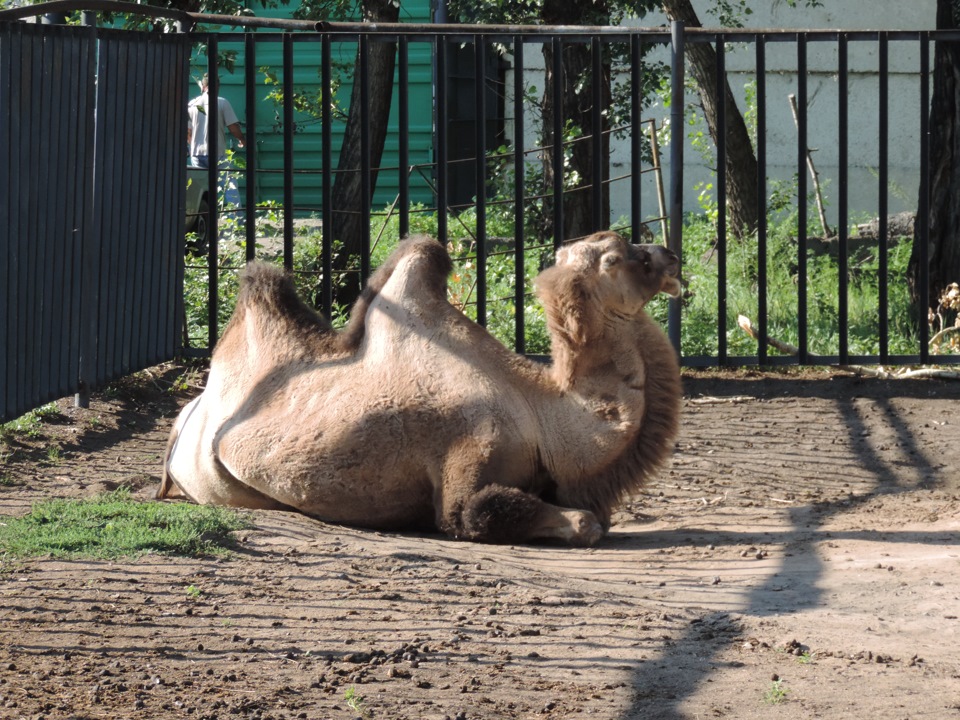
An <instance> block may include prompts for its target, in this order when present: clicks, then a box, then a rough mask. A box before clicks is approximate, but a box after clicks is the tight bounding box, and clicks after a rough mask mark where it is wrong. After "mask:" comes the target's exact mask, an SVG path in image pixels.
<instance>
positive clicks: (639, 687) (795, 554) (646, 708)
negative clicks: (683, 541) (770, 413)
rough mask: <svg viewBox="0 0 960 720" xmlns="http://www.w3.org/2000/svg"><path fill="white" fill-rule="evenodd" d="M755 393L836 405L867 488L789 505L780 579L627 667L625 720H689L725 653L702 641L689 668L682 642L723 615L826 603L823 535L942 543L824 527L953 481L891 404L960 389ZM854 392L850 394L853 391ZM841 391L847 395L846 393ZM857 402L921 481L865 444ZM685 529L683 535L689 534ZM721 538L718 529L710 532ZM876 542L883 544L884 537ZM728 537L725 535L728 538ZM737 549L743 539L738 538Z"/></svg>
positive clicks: (715, 389) (710, 388)
mask: <svg viewBox="0 0 960 720" xmlns="http://www.w3.org/2000/svg"><path fill="white" fill-rule="evenodd" d="M691 386H692V388H693V389H694V390H695V392H696V391H699V392H700V393H702V394H705V395H714V396H717V397H729V396H732V395H739V394H742V393H743V391H744V383H743V382H737V383H732V384H731V383H724V382H723V381H717V380H713V379H710V380H705V381H704V380H694V381H693V382H689V381H687V382H686V389H687V391H688V393H689V392H690V390H691ZM756 389H757V391H758V392H759V393H762V395H763V396H764V397H766V398H771V397H778V396H781V397H782V396H790V397H806V398H823V399H829V400H832V404H833V406H834V408H835V409H836V411H837V413H838V414H839V416H840V418H841V419H842V424H841V426H840V427H838V428H837V431H838V435H839V434H844V435H845V438H844V440H845V442H846V444H847V445H848V447H849V448H850V453H851V454H852V455H853V456H854V457H855V459H856V461H857V463H858V464H859V465H860V467H861V468H863V470H864V471H865V472H867V473H869V474H870V476H871V478H872V489H871V490H870V491H869V492H867V493H863V494H860V495H855V496H852V497H848V498H847V499H844V500H842V501H837V502H826V503H813V504H806V505H802V506H795V507H791V508H789V509H788V510H787V512H786V518H787V519H786V527H785V529H784V530H783V531H782V532H781V533H779V537H778V538H777V540H778V541H780V542H786V543H788V544H789V545H790V546H791V550H792V551H791V552H789V553H786V554H785V556H784V558H783V561H782V564H781V567H780V569H779V571H778V572H776V573H773V574H770V575H769V576H768V577H766V579H765V580H764V581H763V582H762V583H760V584H759V585H757V586H755V587H752V588H749V589H747V590H746V591H745V593H744V595H743V598H742V602H740V603H738V604H737V605H736V606H731V607H726V608H719V609H716V610H715V611H713V612H709V613H707V614H706V615H705V616H704V617H702V618H700V619H699V620H698V621H697V622H694V623H691V624H690V625H689V627H688V628H687V629H686V630H685V632H684V633H683V634H682V636H681V637H679V638H677V639H675V640H674V642H672V643H667V644H664V646H663V652H662V654H661V655H660V657H659V658H657V659H656V661H651V662H645V663H641V664H638V665H637V666H636V667H635V669H634V670H633V677H632V683H633V686H634V688H635V692H634V696H633V701H632V704H631V706H630V707H629V709H628V710H627V711H626V712H625V714H624V717H625V718H631V719H639V718H651V719H653V718H656V720H689V715H687V714H686V713H685V712H684V711H683V710H682V706H683V703H684V701H685V700H687V699H688V698H690V697H692V696H694V695H695V694H696V693H697V692H698V690H699V689H700V688H701V686H702V685H703V684H704V683H707V682H710V681H711V675H712V674H713V673H714V672H715V670H716V669H722V668H723V664H722V662H721V661H720V658H719V657H718V656H719V655H720V653H721V652H722V650H723V649H724V644H723V643H710V644H707V643H701V644H700V645H698V651H699V650H702V654H700V653H699V652H698V655H699V657H698V660H699V661H698V662H697V663H691V662H689V655H688V652H687V650H686V649H685V647H686V648H688V647H689V645H687V643H689V642H694V641H697V640H698V639H700V638H702V632H703V628H704V627H705V626H711V625H715V624H721V625H722V624H724V623H729V619H728V617H727V616H728V613H731V612H734V613H737V614H738V615H740V616H746V617H754V618H762V617H770V616H776V615H779V614H782V613H793V612H797V611H802V610H804V609H807V608H815V607H819V606H822V605H823V603H824V602H825V600H826V598H825V597H824V595H823V590H822V589H821V587H820V585H821V583H820V582H819V581H820V580H822V578H823V576H824V574H825V568H824V565H823V560H822V559H821V558H820V557H819V555H818V554H817V552H815V547H816V545H817V544H818V543H820V542H822V541H823V540H825V539H826V538H833V539H836V538H851V539H867V540H870V539H877V540H879V539H882V540H883V541H884V542H892V543H915V544H927V543H929V544H934V543H940V544H942V543H943V542H944V537H943V533H923V532H882V533H881V532H879V531H875V530H869V529H867V530H854V531H847V532H837V531H836V530H830V531H827V530H825V529H824V525H825V524H826V523H827V521H829V520H831V519H832V518H836V517H840V516H842V515H843V514H844V513H849V512H852V511H855V510H857V509H858V508H859V507H861V506H863V505H864V504H866V503H870V502H873V501H875V500H876V498H878V497H881V496H893V495H899V494H903V493H908V492H911V491H914V490H916V489H918V488H923V487H936V486H940V485H945V484H949V482H950V478H949V477H948V476H947V473H945V472H944V471H943V466H942V465H940V464H939V463H938V462H937V461H936V459H935V458H933V457H931V456H930V455H929V454H928V453H927V451H926V450H925V449H924V447H923V446H922V444H921V443H920V442H919V441H918V437H917V434H916V425H917V422H916V421H915V420H914V421H913V422H911V421H909V420H907V419H906V418H905V417H904V416H903V415H902V414H901V411H900V410H899V409H898V408H897V407H895V403H894V402H892V400H893V399H894V398H897V397H910V398H914V399H927V398H930V397H942V398H958V399H960V392H958V387H957V386H956V385H952V386H951V385H948V384H942V383H930V382H924V381H920V382H906V383H900V382H897V383H895V385H894V384H891V383H874V382H859V381H853V385H847V386H843V384H841V383H835V382H834V381H829V380H828V381H815V382H813V383H809V382H802V381H797V380H785V381H776V380H775V381H770V380H767V381H765V382H764V383H763V384H762V385H761V384H759V383H758V384H757V387H756ZM850 390H854V391H855V394H854V393H851V392H849V391H850ZM844 391H847V392H844ZM858 399H866V400H868V401H870V402H871V403H872V407H873V408H874V412H875V413H879V414H880V416H881V417H882V419H883V422H885V423H886V425H887V427H889V428H891V429H892V431H893V433H894V435H895V437H896V441H897V443H899V445H900V446H901V448H902V451H901V456H909V457H910V458H911V460H912V463H913V466H912V467H911V468H910V475H912V476H913V477H914V478H919V480H916V481H913V482H911V481H909V480H908V479H907V478H906V477H905V476H906V473H905V471H904V468H903V467H902V465H896V464H894V463H892V462H891V461H889V460H887V459H885V458H884V457H883V456H882V455H881V454H880V453H879V452H878V451H877V449H875V448H873V447H871V446H870V445H869V444H867V443H865V442H861V440H862V438H863V437H864V436H865V435H867V434H868V433H869V432H870V427H869V423H868V422H867V419H866V417H865V414H864V411H863V410H862V409H861V408H859V407H858V406H857V403H856V401H857V400H858ZM691 532H694V533H695V532H696V531H691V530H690V529H689V528H685V529H684V530H683V531H682V534H683V535H684V536H685V537H687V536H690V535H691ZM710 532H712V533H714V534H722V533H723V531H722V530H712V531H710ZM881 535H882V538H881ZM725 537H726V536H725ZM676 540H677V538H676V537H661V538H659V539H655V540H652V543H653V544H652V545H651V538H649V537H647V538H644V539H640V538H637V540H636V541H635V542H636V544H635V543H634V542H633V541H631V542H628V543H626V544H625V547H656V546H660V545H663V546H667V545H668V544H669V543H671V542H676ZM726 540H729V542H731V543H735V542H738V538H737V537H736V536H735V535H730V536H729V537H727V538H726ZM739 541H741V542H742V539H739Z"/></svg>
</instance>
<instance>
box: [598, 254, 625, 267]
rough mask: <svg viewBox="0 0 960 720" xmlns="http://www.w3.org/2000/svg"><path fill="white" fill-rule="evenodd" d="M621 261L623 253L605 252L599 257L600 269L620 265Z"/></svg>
mask: <svg viewBox="0 0 960 720" xmlns="http://www.w3.org/2000/svg"><path fill="white" fill-rule="evenodd" d="M622 262H623V253H621V252H619V251H614V252H606V253H604V254H603V256H602V257H601V258H600V270H601V271H604V272H606V271H608V270H610V268H612V267H615V266H616V265H620V264H621V263H622Z"/></svg>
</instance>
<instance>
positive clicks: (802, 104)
mask: <svg viewBox="0 0 960 720" xmlns="http://www.w3.org/2000/svg"><path fill="white" fill-rule="evenodd" d="M797 207H798V214H797V345H798V346H799V348H800V353H799V357H798V362H799V363H800V364H801V365H806V364H807V363H808V362H809V351H810V348H809V342H810V341H809V339H808V337H807V284H808V283H807V235H809V232H808V229H807V212H808V206H807V36H806V35H805V34H804V33H797Z"/></svg>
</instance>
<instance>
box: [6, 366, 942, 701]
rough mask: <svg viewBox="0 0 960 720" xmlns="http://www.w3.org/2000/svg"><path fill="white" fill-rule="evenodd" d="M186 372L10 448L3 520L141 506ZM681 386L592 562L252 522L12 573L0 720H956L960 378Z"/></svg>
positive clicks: (538, 550) (262, 519)
mask: <svg viewBox="0 0 960 720" xmlns="http://www.w3.org/2000/svg"><path fill="white" fill-rule="evenodd" d="M183 377H184V368H183V367H179V366H172V365H170V366H162V367H158V368H154V369H153V370H151V371H149V372H147V373H141V374H139V375H138V376H137V377H136V378H134V379H132V380H128V381H125V382H124V383H121V384H120V385H118V386H117V387H115V388H114V389H113V390H112V391H110V392H108V393H105V394H102V395H99V396H96V397H94V398H93V400H92V402H91V405H90V408H89V409H86V410H77V409H74V408H72V407H71V403H70V402H69V401H67V400H65V401H62V402H61V403H60V405H61V408H62V416H61V417H60V418H59V419H57V420H56V421H55V422H54V423H52V424H49V425H47V426H46V427H45V428H44V431H43V433H44V434H43V436H42V437H38V438H32V439H23V441H22V442H19V443H18V442H13V443H11V444H8V445H6V446H0V450H2V455H0V459H2V460H3V462H4V467H3V468H2V473H3V474H4V475H6V477H7V481H6V482H5V484H3V485H2V486H0V514H5V515H14V514H19V513H24V512H26V511H27V510H28V509H29V506H30V504H31V503H32V502H34V501H35V500H38V499H42V498H49V497H53V496H84V495H91V494H94V493H96V492H99V491H102V490H105V489H110V488H114V487H116V486H118V485H120V484H127V485H130V486H132V487H133V488H135V489H136V491H137V493H138V494H140V495H142V496H143V497H144V498H145V499H146V498H149V497H150V496H151V494H152V492H153V491H154V489H155V487H156V485H157V482H158V480H159V470H160V457H161V454H162V452H163V449H164V445H165V441H166V435H167V431H168V429H169V427H170V424H171V422H172V419H173V417H174V416H175V414H176V412H177V409H178V407H180V406H182V405H183V404H184V403H185V402H186V400H187V399H188V398H189V397H190V396H192V394H194V393H195V392H196V389H187V390H184V389H182V388H181V389H178V390H173V389H172V385H173V384H174V382H175V381H178V382H179V381H182V379H183ZM186 377H188V379H190V380H191V383H192V384H193V385H198V384H200V383H201V382H202V375H201V374H200V373H199V372H195V373H193V374H188V375H187V376H186ZM178 379H179V380H178ZM684 385H685V394H686V397H685V400H684V414H683V430H682V436H681V438H680V440H679V443H678V445H677V449H676V454H675V456H674V458H673V460H672V462H671V464H670V466H669V468H668V469H667V470H666V471H665V472H664V473H663V474H662V476H661V477H660V478H659V479H658V480H657V481H656V482H654V483H652V484H651V485H650V486H649V487H648V488H647V489H646V491H645V492H643V493H642V494H640V495H639V496H637V497H636V498H635V499H633V500H632V501H631V502H630V503H629V504H628V505H627V506H626V507H624V509H623V511H622V512H621V513H619V515H618V516H617V518H616V524H615V526H614V528H613V530H612V532H611V533H610V535H609V536H608V537H607V538H605V539H604V540H603V541H602V542H601V543H600V545H599V546H598V547H596V548H592V549H586V550H585V549H567V548H563V547H557V546H526V547H513V546H489V545H476V544H470V543H463V542H455V541H451V540H448V539H445V538H443V537H440V536H422V535H412V534H411V535H394V534H384V533H377V532H369V531H362V530H356V529H350V528H344V527H336V526H330V525H326V524H323V523H321V522H317V521H315V520H311V519H309V518H305V517H302V516H297V515H293V514H286V513H275V512H274V513H271V512H258V513H254V514H252V519H253V521H254V523H255V525H256V527H255V529H254V530H250V531H245V532H244V533H242V536H241V538H240V543H239V549H238V551H237V552H236V553H235V554H234V555H233V556H232V557H231V558H230V559H227V560H222V561H214V560H207V561H201V560H187V559H179V558H167V557H156V556H151V557H145V558H142V559H140V560H137V561H129V562H88V561H78V562H62V561H54V560H50V559H41V560H34V561H28V562H23V563H18V564H13V563H10V562H9V561H7V562H4V563H3V564H2V566H0V569H2V572H0V718H4V719H6V718H75V719H78V720H79V719H81V718H83V719H85V718H222V719H225V718H347V719H352V718H436V719H437V720H440V719H441V718H450V719H451V720H474V719H478V718H491V719H493V718H549V719H559V718H604V719H607V718H609V719H613V718H617V719H630V720H633V719H637V720H639V719H641V718H649V719H651V720H681V719H682V720H703V719H708V718H737V719H746V720H753V719H757V720H759V719H764V718H830V719H831V720H833V719H837V718H858V719H860V718H871V719H873V720H903V719H907V718H909V719H911V720H913V719H915V718H936V719H937V720H940V719H944V718H960V653H958V651H957V646H958V643H960V544H958V542H957V540H958V535H957V531H958V530H960V470H958V468H960V402H958V401H960V383H958V382H952V383H950V382H945V381H934V380H916V381H908V380H899V381H879V380H863V379H857V378H853V377H849V376H840V375H836V374H829V373H822V372H805V373H803V374H800V375H798V374H779V375H761V374H753V373H748V372H740V373H726V374H717V373H699V374H693V373H688V374H685V377H684ZM50 445H55V446H57V447H59V448H60V455H59V458H58V457H56V455H55V454H54V455H53V456H51V454H49V452H48V451H47V448H48V447H49V446H50ZM371 451H375V449H371ZM0 521H2V518H0ZM191 586H192V588H191ZM188 588H190V589H188Z"/></svg>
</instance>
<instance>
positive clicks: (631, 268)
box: [556, 231, 681, 314]
mask: <svg viewBox="0 0 960 720" xmlns="http://www.w3.org/2000/svg"><path fill="white" fill-rule="evenodd" d="M556 264H557V267H562V268H568V269H569V270H573V271H574V272H576V273H578V274H580V275H581V276H582V277H583V278H584V279H585V280H586V278H588V277H589V278H591V279H592V280H593V282H594V283H595V286H596V287H595V292H596V293H597V294H598V300H599V301H600V302H601V303H603V304H605V305H607V306H609V307H616V308H617V309H618V310H619V311H621V312H626V313H627V314H633V313H635V312H639V311H640V310H642V309H643V306H644V305H646V304H647V303H648V302H649V301H650V299H651V298H653V296H654V295H656V294H657V293H658V292H664V293H666V294H668V295H670V296H671V297H679V295H680V289H681V288H680V280H679V279H678V276H679V274H680V261H679V259H678V258H677V256H676V255H674V254H673V253H672V252H670V251H669V250H667V249H666V248H665V247H662V246H660V245H632V244H630V243H628V242H626V241H625V240H624V239H623V238H622V237H620V236H619V235H617V234H616V233H614V232H610V231H606V232H598V233H594V234H593V235H591V236H590V237H588V238H586V239H585V240H581V241H580V242H577V243H573V244H571V245H566V246H564V247H562V248H560V249H559V250H558V251H557V263H556Z"/></svg>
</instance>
